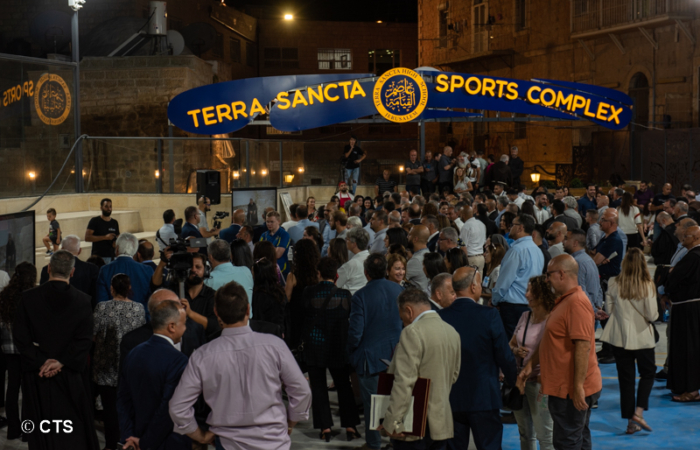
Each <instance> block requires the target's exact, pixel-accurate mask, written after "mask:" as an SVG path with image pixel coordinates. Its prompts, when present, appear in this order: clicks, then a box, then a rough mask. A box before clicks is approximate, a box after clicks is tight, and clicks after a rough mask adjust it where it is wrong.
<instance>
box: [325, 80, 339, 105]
mask: <svg viewBox="0 0 700 450" xmlns="http://www.w3.org/2000/svg"><path fill="white" fill-rule="evenodd" d="M329 89H338V85H337V84H335V83H329V84H327V85H326V87H324V88H323V95H324V96H325V97H326V100H328V101H329V102H336V101H338V99H339V98H340V97H338V96H337V95H335V96H333V97H331V96H330V95H328V90H329Z"/></svg>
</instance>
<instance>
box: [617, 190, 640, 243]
mask: <svg viewBox="0 0 700 450" xmlns="http://www.w3.org/2000/svg"><path fill="white" fill-rule="evenodd" d="M617 214H618V219H617V226H618V227H619V228H620V230H621V231H622V232H623V233H625V235H626V236H627V250H629V249H631V248H639V249H642V248H644V246H646V245H647V238H646V235H645V234H644V224H643V223H642V215H641V214H640V213H639V208H637V207H636V206H634V198H633V197H632V194H630V193H629V192H625V193H624V194H622V203H620V206H618V208H617Z"/></svg>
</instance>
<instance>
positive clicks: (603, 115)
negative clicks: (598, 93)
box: [595, 102, 610, 120]
mask: <svg viewBox="0 0 700 450" xmlns="http://www.w3.org/2000/svg"><path fill="white" fill-rule="evenodd" d="M608 106H610V105H608V104H607V103H605V102H600V103H598V111H597V113H596V116H595V118H596V119H598V120H607V119H608V117H607V114H608Z"/></svg>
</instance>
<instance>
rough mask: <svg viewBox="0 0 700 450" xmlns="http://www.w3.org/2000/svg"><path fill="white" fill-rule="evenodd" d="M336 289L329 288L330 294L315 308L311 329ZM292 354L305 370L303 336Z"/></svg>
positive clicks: (303, 370)
mask: <svg viewBox="0 0 700 450" xmlns="http://www.w3.org/2000/svg"><path fill="white" fill-rule="evenodd" d="M337 291H338V286H333V289H331V292H330V294H328V296H327V297H326V299H325V300H324V302H323V305H322V306H321V307H320V308H319V309H317V310H316V314H314V320H313V323H312V325H311V329H313V328H314V327H315V326H316V324H317V323H318V317H319V316H320V315H321V311H325V310H326V308H328V304H329V303H330V302H331V299H332V298H333V296H334V295H335V293H336V292H337ZM292 355H294V359H295V360H296V361H297V364H299V367H300V368H301V370H302V372H306V361H305V360H304V338H302V340H301V342H300V343H299V345H298V346H297V348H295V349H293V350H292Z"/></svg>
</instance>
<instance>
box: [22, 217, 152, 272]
mask: <svg viewBox="0 0 700 450" xmlns="http://www.w3.org/2000/svg"><path fill="white" fill-rule="evenodd" d="M119 225H120V226H121V223H120V224H119ZM61 226H63V225H61ZM133 234H134V236H136V237H137V238H138V239H139V240H141V239H148V241H149V242H150V243H151V244H153V247H154V249H155V255H154V261H156V264H157V263H158V261H160V254H159V253H158V244H156V233H155V232H151V231H142V232H140V233H133ZM91 252H92V242H85V241H83V240H82V239H81V241H80V255H79V256H78V258H80V259H81V260H82V261H87V260H88V258H89V257H90V253H91ZM34 256H35V261H36V270H37V281H38V278H39V277H40V276H41V270H42V269H43V268H44V267H45V266H47V265H48V264H49V260H50V259H51V256H49V255H47V254H46V247H44V246H41V247H37V248H36V250H35V255H34Z"/></svg>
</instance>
